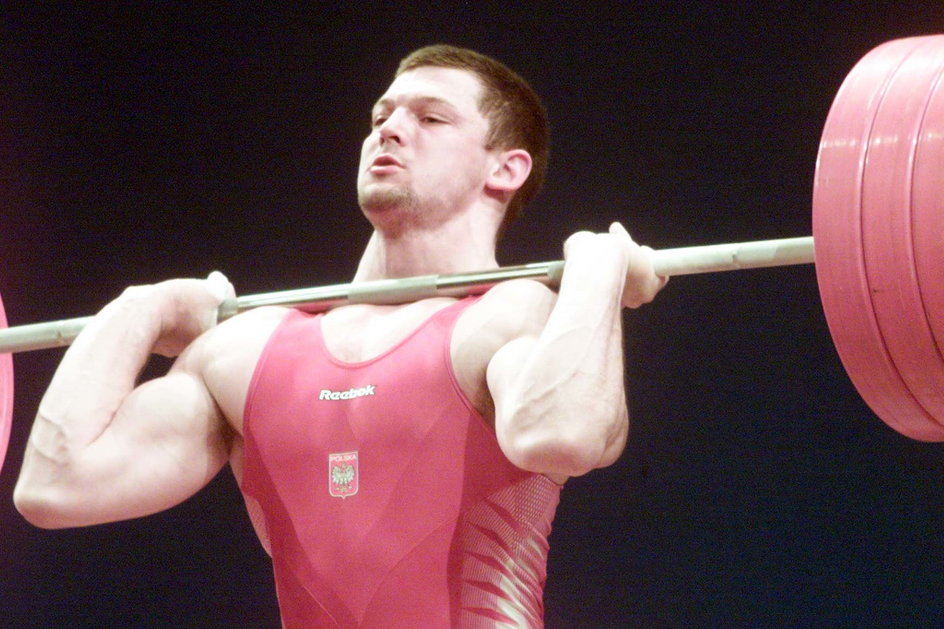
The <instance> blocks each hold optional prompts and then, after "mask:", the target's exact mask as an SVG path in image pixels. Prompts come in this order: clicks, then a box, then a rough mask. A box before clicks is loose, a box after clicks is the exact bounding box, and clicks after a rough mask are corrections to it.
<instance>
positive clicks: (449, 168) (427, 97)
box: [357, 66, 489, 221]
mask: <svg viewBox="0 0 944 629" xmlns="http://www.w3.org/2000/svg"><path fill="white" fill-rule="evenodd" d="M481 89H482V88H481V85H480V83H479V81H478V79H477V78H476V77H475V76H474V75H473V74H471V73H469V72H466V71H465V70H457V69H455V68H439V67H430V66H426V67H420V68H416V69H414V70H410V71H408V72H404V73H403V74H401V75H400V76H398V77H397V78H396V80H394V82H393V83H392V84H391V85H390V88H389V89H388V90H387V92H386V93H385V94H384V95H383V96H382V97H381V98H380V100H378V101H377V104H376V105H375V106H374V109H373V111H372V117H371V125H372V126H371V132H370V135H368V136H367V138H366V139H365V140H364V144H363V147H362V149H361V163H360V169H359V171H358V177H357V192H358V200H359V202H360V205H361V208H362V209H363V210H364V212H365V213H367V214H368V216H369V217H371V216H372V215H373V216H377V217H378V218H379V216H380V215H379V214H378V213H380V212H385V213H389V212H391V211H393V210H395V209H399V210H401V211H402V212H405V213H406V214H407V215H408V218H409V220H414V221H436V220H438V219H440V218H442V217H446V216H448V215H449V214H450V213H451V212H454V211H455V210H456V209H461V208H462V207H466V206H468V205H469V204H470V203H471V202H472V201H473V200H474V199H475V198H476V197H477V195H480V194H482V192H483V189H484V183H485V178H486V174H487V169H488V164H487V158H488V154H489V152H488V151H486V149H485V140H486V136H487V134H488V129H489V124H488V121H487V120H486V119H485V118H484V117H483V116H482V114H481V113H480V112H479V107H478V102H479V96H480V94H481ZM405 218H407V217H405Z"/></svg>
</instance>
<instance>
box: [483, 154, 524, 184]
mask: <svg viewBox="0 0 944 629" xmlns="http://www.w3.org/2000/svg"><path fill="white" fill-rule="evenodd" d="M490 168H491V172H489V175H488V178H487V179H486V180H485V187H486V188H487V189H489V190H493V191H496V192H510V193H514V192H515V191H517V190H518V188H520V187H521V186H523V185H524V182H525V180H527V178H528V175H530V174H531V154H530V153H528V152H527V151H526V150H524V149H511V150H509V151H502V152H500V153H496V154H495V159H494V162H493V163H492V164H491V165H490Z"/></svg>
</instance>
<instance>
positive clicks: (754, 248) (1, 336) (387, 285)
mask: <svg viewBox="0 0 944 629" xmlns="http://www.w3.org/2000/svg"><path fill="white" fill-rule="evenodd" d="M809 262H813V238H812V237H810V236H806V237H800V238H783V239H779V240H761V241H756V242H745V243H735V244H724V245H704V246H700V247H681V248H678V249H662V250H658V251H654V252H653V266H654V267H655V270H656V273H658V274H659V275H663V276H674V275H689V274H694V273H709V272H714V271H731V270H738V269H753V268H761V267H769V266H784V265H788V264H803V263H809ZM563 270H564V261H563V260H555V261H553V262H535V263H531V264H522V265H518V266H507V267H500V268H497V269H489V270H485V271H477V272H470V273H455V274H448V275H420V276H416V277H407V278H399V279H384V280H373V281H367V282H358V283H350V284H334V285H331V286H318V287H313V288H299V289H294V290H285V291H277V292H271V293H260V294H256V295H244V296H242V297H237V298H236V299H234V300H229V301H226V302H223V304H222V305H221V306H220V312H219V317H218V318H219V320H220V321H222V320H225V319H228V318H230V317H232V316H234V315H237V314H239V313H241V312H245V311H247V310H252V309H253V308H259V307H261V306H285V307H290V308H297V309H299V310H304V311H306V312H322V311H325V310H329V309H331V308H336V307H338V306H343V305H348V304H404V303H409V302H413V301H418V300H420V299H428V298H430V297H465V296H468V295H477V294H481V293H484V292H486V291H487V290H488V289H490V288H491V287H493V286H495V285H496V284H498V283H500V282H505V281H508V280H512V279H531V280H535V281H537V282H540V283H542V284H545V285H547V286H550V287H552V288H557V287H558V285H559V283H560V278H561V276H562V275H563ZM90 320H91V317H77V318H74V319H62V320H59V321H48V322H45V323H32V324H27V325H21V326H15V327H11V328H6V329H3V330H0V353H4V352H9V353H15V352H27V351H34V350H41V349H52V348H56V347H64V346H66V345H69V344H71V343H72V341H73V340H75V338H76V337H77V336H78V335H79V332H81V331H82V329H83V328H84V327H85V326H86V325H87V324H88V322H89V321H90Z"/></svg>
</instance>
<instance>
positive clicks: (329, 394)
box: [318, 384, 375, 400]
mask: <svg viewBox="0 0 944 629" xmlns="http://www.w3.org/2000/svg"><path fill="white" fill-rule="evenodd" d="M374 389H375V387H374V385H372V384H368V385H367V386H366V387H360V388H355V389H348V390H347V391H332V390H331V389H322V390H321V393H320V394H319V395H318V399H319V400H353V399H354V398H356V397H364V396H365V395H373V394H374Z"/></svg>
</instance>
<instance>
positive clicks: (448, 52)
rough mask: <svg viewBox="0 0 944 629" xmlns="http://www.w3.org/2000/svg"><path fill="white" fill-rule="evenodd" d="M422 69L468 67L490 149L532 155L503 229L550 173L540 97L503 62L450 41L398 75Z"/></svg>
mask: <svg viewBox="0 0 944 629" xmlns="http://www.w3.org/2000/svg"><path fill="white" fill-rule="evenodd" d="M422 67H439V68H453V69H457V70H465V71H467V72H470V73H472V74H473V75H474V76H475V77H476V78H477V79H478V81H479V83H480V84H481V86H482V89H481V96H480V98H479V111H480V113H481V114H482V115H483V116H484V117H485V119H486V120H488V122H489V131H488V135H487V136H486V147H487V148H489V149H502V150H507V149H524V150H525V151H527V152H528V153H529V154H530V156H531V161H532V165H531V174H530V175H529V176H528V178H527V180H526V181H525V182H524V184H523V185H522V186H521V188H519V189H518V191H517V192H516V193H515V194H514V196H513V197H512V199H511V201H510V202H509V204H508V208H507V210H506V212H505V218H504V220H503V222H502V225H501V229H500V230H499V231H500V232H501V231H504V229H505V228H506V227H507V226H508V225H509V224H510V223H511V222H512V221H514V220H515V219H516V218H518V216H520V215H521V211H522V209H523V208H524V206H525V204H527V203H528V202H529V201H530V200H531V199H533V198H534V197H535V196H536V195H537V193H538V191H539V190H540V189H541V185H542V184H543V183H544V176H545V173H546V171H547V161H548V155H549V151H550V128H549V124H548V120H547V112H546V111H545V109H544V105H543V104H542V103H541V99H540V97H538V95H537V94H536V93H535V91H534V90H533V89H532V88H531V86H530V85H528V83H527V82H526V81H525V80H524V79H523V78H521V77H520V76H519V75H518V74H516V73H515V72H513V71H512V70H510V69H509V68H508V67H506V66H505V65H504V64H502V63H500V62H498V61H496V60H494V59H492V58H491V57H487V56H485V55H483V54H480V53H477V52H475V51H473V50H469V49H467V48H458V47H455V46H449V45H445V44H437V45H434V46H426V47H424V48H420V49H419V50H416V51H414V52H412V53H410V54H409V55H408V56H406V57H405V58H404V59H403V60H402V61H401V62H400V66H399V67H398V68H397V72H396V76H398V77H399V76H400V75H401V74H403V73H404V72H409V71H411V70H415V69H417V68H422Z"/></svg>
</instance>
